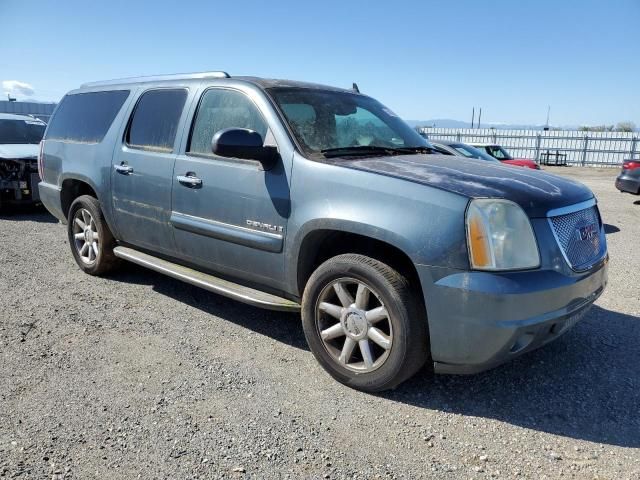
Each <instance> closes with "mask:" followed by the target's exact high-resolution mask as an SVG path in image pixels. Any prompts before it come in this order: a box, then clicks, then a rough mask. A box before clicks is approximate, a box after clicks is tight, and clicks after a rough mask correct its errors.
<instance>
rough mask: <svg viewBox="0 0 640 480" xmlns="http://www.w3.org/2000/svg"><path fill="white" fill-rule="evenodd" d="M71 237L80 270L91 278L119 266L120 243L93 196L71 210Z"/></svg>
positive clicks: (69, 220) (82, 200)
mask: <svg viewBox="0 0 640 480" xmlns="http://www.w3.org/2000/svg"><path fill="white" fill-rule="evenodd" d="M67 233H68V236H69V245H70V246H71V253H72V254H73V258H75V260H76V263H77V264H78V266H79V267H80V268H81V269H82V270H83V271H84V272H85V273H88V274H90V275H102V274H104V273H107V272H108V271H110V270H112V269H113V268H114V267H115V266H116V265H117V264H118V263H119V261H118V258H117V257H116V256H115V255H114V254H113V249H114V247H115V246H116V241H115V239H114V238H113V234H112V233H111V230H109V226H108V225H107V223H106V222H105V220H104V216H103V215H102V210H101V209H100V203H99V202H98V200H97V199H96V198H94V197H92V196H90V195H82V196H80V197H78V198H76V199H75V200H74V202H73V203H72V204H71V208H70V209H69V216H68V219H67Z"/></svg>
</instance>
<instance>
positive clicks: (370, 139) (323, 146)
mask: <svg viewBox="0 0 640 480" xmlns="http://www.w3.org/2000/svg"><path fill="white" fill-rule="evenodd" d="M269 93H270V94H271V95H272V97H273V98H274V100H275V102H276V103H277V104H278V106H279V107H280V109H281V110H282V112H283V114H284V116H285V117H286V121H287V122H288V124H289V126H290V127H291V130H292V131H293V134H294V135H295V137H296V139H297V140H298V143H299V144H300V146H301V147H302V148H303V150H305V151H306V152H307V153H310V154H317V155H320V154H321V155H323V156H329V153H330V152H328V151H331V150H334V152H332V153H346V152H347V151H348V150H352V151H355V152H358V153H359V154H362V155H366V154H370V155H372V154H374V155H383V154H385V153H386V154H393V152H394V151H395V152H397V151H399V150H402V149H429V148H431V145H430V144H429V142H428V141H427V140H425V139H424V138H422V137H421V136H420V135H419V134H418V133H417V132H416V131H415V130H414V129H412V128H411V127H410V126H409V125H407V124H406V123H405V122H404V121H403V120H402V119H400V117H398V116H397V115H396V114H395V113H393V112H392V111H391V110H389V109H388V108H386V107H385V106H384V105H382V104H381V103H379V102H378V101H376V100H374V99H373V98H370V97H367V96H364V95H358V94H355V93H348V92H337V91H329V90H315V89H305V88H272V89H269ZM378 147H379V149H380V150H381V151H378V152H374V150H375V149H378ZM382 149H386V152H385V151H382ZM337 150H340V152H335V151H337Z"/></svg>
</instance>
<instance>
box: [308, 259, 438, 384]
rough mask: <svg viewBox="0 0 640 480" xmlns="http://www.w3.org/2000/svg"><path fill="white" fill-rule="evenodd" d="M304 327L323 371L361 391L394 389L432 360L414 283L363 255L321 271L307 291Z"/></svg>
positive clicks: (326, 265)
mask: <svg viewBox="0 0 640 480" xmlns="http://www.w3.org/2000/svg"><path fill="white" fill-rule="evenodd" d="M302 322H303V328H304V332H305V337H306V339H307V342H308V344H309V347H310V348H311V351H312V352H313V354H314V355H315V357H316V359H317V360H318V362H319V363H320V364H321V365H322V367H323V368H324V369H325V370H326V371H327V372H328V373H329V374H331V375H332V376H333V377H334V378H335V379H337V380H338V381H339V382H342V383H344V384H345V385H348V386H350V387H353V388H356V389H358V390H363V391H368V392H378V391H382V390H387V389H391V388H395V387H396V386H397V385H399V384H400V383H401V382H403V381H405V380H406V379H408V378H409V377H411V376H412V375H413V374H414V373H416V372H417V371H418V370H419V369H420V368H421V367H422V366H423V365H424V364H425V362H426V360H427V359H428V357H429V340H428V328H427V319H426V316H425V314H424V308H423V307H422V304H421V303H420V302H418V301H417V299H416V297H415V295H414V293H413V292H412V291H411V289H410V287H409V282H408V281H407V279H406V278H405V277H404V276H402V275H401V274H400V273H398V272H397V271H396V270H394V269H393V268H391V267H389V266H388V265H386V264H384V263H382V262H380V261H378V260H375V259H372V258H369V257H366V256H363V255H356V254H345V255H339V256H337V257H334V258H331V259H329V260H327V261H326V262H324V263H323V264H322V265H320V267H318V269H317V270H316V271H315V272H314V273H313V275H312V276H311V278H310V279H309V281H308V282H307V286H306V288H305V291H304V295H303V298H302Z"/></svg>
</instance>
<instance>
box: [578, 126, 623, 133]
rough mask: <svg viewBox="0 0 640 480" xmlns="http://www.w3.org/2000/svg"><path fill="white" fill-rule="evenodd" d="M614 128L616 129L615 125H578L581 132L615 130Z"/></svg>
mask: <svg viewBox="0 0 640 480" xmlns="http://www.w3.org/2000/svg"><path fill="white" fill-rule="evenodd" d="M613 130H614V126H613V125H595V126H588V125H583V126H581V127H578V131H580V132H613Z"/></svg>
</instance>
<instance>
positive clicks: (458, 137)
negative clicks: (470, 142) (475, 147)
mask: <svg viewBox="0 0 640 480" xmlns="http://www.w3.org/2000/svg"><path fill="white" fill-rule="evenodd" d="M456 141H457V142H461V141H462V135H461V134H460V132H458V133H456Z"/></svg>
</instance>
